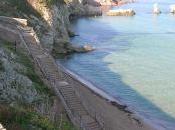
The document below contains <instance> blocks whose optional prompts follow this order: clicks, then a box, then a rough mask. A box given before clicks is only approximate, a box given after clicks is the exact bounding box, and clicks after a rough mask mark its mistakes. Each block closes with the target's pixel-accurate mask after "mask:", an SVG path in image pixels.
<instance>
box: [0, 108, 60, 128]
mask: <svg viewBox="0 0 175 130" xmlns="http://www.w3.org/2000/svg"><path fill="white" fill-rule="evenodd" d="M0 121H1V123H2V124H3V125H4V127H5V128H7V129H8V130H12V129H14V128H18V129H21V130H30V129H32V128H33V129H36V130H37V129H42V130H57V126H56V124H54V123H52V122H51V121H50V120H49V119H48V118H46V117H44V116H41V115H39V114H37V113H35V112H33V111H28V110H24V109H22V108H13V107H8V106H5V105H0Z"/></svg>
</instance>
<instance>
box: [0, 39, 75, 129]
mask: <svg viewBox="0 0 175 130" xmlns="http://www.w3.org/2000/svg"><path fill="white" fill-rule="evenodd" d="M39 73H40V72H39V70H37V68H36V67H35V65H34V64H33V62H32V60H31V59H30V57H29V56H28V54H27V53H26V50H25V49H23V47H21V46H18V47H17V50H16V47H15V46H14V44H13V43H9V42H6V41H2V40H0V122H1V123H2V124H3V126H4V127H5V128H7V129H8V130H14V128H15V129H18V130H73V129H74V127H73V125H72V124H71V123H70V122H69V121H68V120H67V118H66V114H65V112H64V109H63V106H62V105H61V104H56V105H57V106H55V100H58V99H57V97H56V96H55V95H54V93H53V92H52V90H50V89H49V87H48V86H47V85H46V84H47V83H44V82H43V80H44V79H41V76H38V75H39ZM57 102H59V101H57ZM55 108H56V109H55Z"/></svg>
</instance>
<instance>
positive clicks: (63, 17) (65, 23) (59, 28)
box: [27, 0, 102, 54]
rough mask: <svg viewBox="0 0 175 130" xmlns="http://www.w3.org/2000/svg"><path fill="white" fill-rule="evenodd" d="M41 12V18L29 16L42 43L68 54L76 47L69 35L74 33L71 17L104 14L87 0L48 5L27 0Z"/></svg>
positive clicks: (50, 48)
mask: <svg viewBox="0 0 175 130" xmlns="http://www.w3.org/2000/svg"><path fill="white" fill-rule="evenodd" d="M27 1H28V3H29V5H30V6H32V8H33V9H34V10H36V11H37V12H38V13H39V14H41V18H42V20H41V19H38V18H37V17H35V16H33V15H30V16H29V17H27V18H28V20H29V22H30V23H31V25H32V26H33V27H34V29H35V31H36V32H37V34H38V35H39V37H40V41H41V43H42V44H43V45H44V46H45V47H46V48H47V49H48V50H49V51H50V52H53V53H54V54H62V53H63V54H66V53H71V52H75V51H76V50H77V47H76V48H75V47H74V46H73V45H72V44H71V43H69V36H73V35H74V33H73V32H72V31H71V29H70V21H69V20H70V18H72V17H80V16H95V15H102V12H101V10H100V8H99V7H97V5H94V6H93V5H92V4H88V3H87V2H85V1H76V0H73V1H66V2H64V1H56V2H55V3H54V4H51V5H49V6H48V5H47V3H46V2H38V0H27Z"/></svg>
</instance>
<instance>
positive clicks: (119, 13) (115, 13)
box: [106, 9, 135, 16]
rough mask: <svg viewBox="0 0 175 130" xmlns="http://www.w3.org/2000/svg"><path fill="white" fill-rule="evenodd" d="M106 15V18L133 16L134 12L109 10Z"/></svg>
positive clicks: (131, 10)
mask: <svg viewBox="0 0 175 130" xmlns="http://www.w3.org/2000/svg"><path fill="white" fill-rule="evenodd" d="M106 15H108V16H133V15H135V11H134V10H133V9H118V10H109V11H108V12H107V13H106Z"/></svg>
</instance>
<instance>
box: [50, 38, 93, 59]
mask: <svg viewBox="0 0 175 130" xmlns="http://www.w3.org/2000/svg"><path fill="white" fill-rule="evenodd" d="M93 50H95V48H93V47H92V46H90V45H84V46H75V45H73V44H72V43H70V42H69V41H67V40H63V39H57V40H55V42H54V46H53V50H52V54H53V55H54V56H57V55H60V54H70V53H74V52H77V53H84V52H89V51H93Z"/></svg>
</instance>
